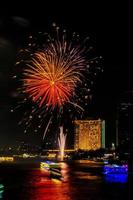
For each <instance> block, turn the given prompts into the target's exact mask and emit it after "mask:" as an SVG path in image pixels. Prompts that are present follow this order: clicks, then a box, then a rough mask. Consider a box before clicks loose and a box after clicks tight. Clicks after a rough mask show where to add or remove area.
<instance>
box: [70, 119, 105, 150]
mask: <svg viewBox="0 0 133 200" xmlns="http://www.w3.org/2000/svg"><path fill="white" fill-rule="evenodd" d="M99 148H105V121H104V120H101V119H98V120H75V140H74V149H75V150H78V149H81V150H85V151H87V150H96V149H99Z"/></svg>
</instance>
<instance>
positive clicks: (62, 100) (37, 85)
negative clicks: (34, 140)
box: [11, 24, 101, 139]
mask: <svg viewBox="0 0 133 200" xmlns="http://www.w3.org/2000/svg"><path fill="white" fill-rule="evenodd" d="M54 28H55V30H56V36H55V35H54V36H52V37H51V36H50V35H49V34H46V33H45V34H44V33H39V35H38V36H37V37H33V36H31V35H30V36H29V40H30V41H29V44H28V46H27V47H26V48H24V49H21V50H20V52H19V56H18V60H17V61H16V66H17V69H18V72H19V77H18V76H17V74H15V75H14V76H13V79H18V80H21V84H22V86H21V87H20V88H19V90H20V93H21V95H20V96H21V98H23V97H24V98H23V100H22V101H21V104H23V105H25V107H26V108H28V111H27V112H24V118H23V120H22V121H23V123H25V125H26V127H27V128H29V127H30V124H31V122H32V121H33V120H34V119H36V118H37V120H38V121H40V122H39V125H38V128H39V129H41V127H42V126H43V124H45V131H44V134H43V139H44V137H45V135H46V132H47V131H49V128H50V126H51V123H52V120H53V119H54V121H55V119H57V120H56V121H57V122H55V123H57V124H58V126H61V124H62V123H63V119H64V116H63V115H65V118H66V116H67V117H68V116H70V118H71V120H73V119H72V118H74V117H75V116H76V115H77V114H78V116H79V117H80V118H81V117H82V116H83V113H84V111H85V110H86V106H87V105H88V101H89V99H90V96H91V85H93V83H94V79H95V77H96V75H97V74H98V73H99V71H100V70H101V68H100V66H98V67H96V66H97V62H98V60H99V58H100V57H99V58H98V57H94V56H93V54H91V55H90V56H89V57H88V51H89V52H90V51H92V48H91V47H90V48H88V47H87V45H85V44H86V42H87V41H88V38H86V39H85V40H84V41H83V42H82V43H81V41H80V38H79V35H77V34H76V33H73V35H72V38H71V37H70V38H69V36H67V34H66V31H65V30H64V31H63V32H61V31H59V28H58V27H56V26H55V24H54ZM59 33H60V34H59ZM40 38H41V39H40ZM44 38H45V39H44ZM93 57H94V58H93ZM19 66H20V67H19ZM20 68H21V69H20ZM94 69H95V70H94ZM20 71H21V72H22V71H23V73H20ZM20 74H21V75H20ZM93 77H94V78H93ZM29 102H31V109H29V104H30V103H29ZM18 107H19V106H18ZM12 110H13V109H11V112H13V111H12ZM66 113H67V114H66ZM73 116H74V117H73ZM44 118H45V119H46V120H44ZM37 120H35V121H37ZM20 124H22V122H20ZM34 124H35V123H34ZM26 132H27V131H26Z"/></svg>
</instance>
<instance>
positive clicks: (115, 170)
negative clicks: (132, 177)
mask: <svg viewBox="0 0 133 200" xmlns="http://www.w3.org/2000/svg"><path fill="white" fill-rule="evenodd" d="M103 173H104V174H125V173H128V165H127V164H122V165H118V164H107V165H104V166H103Z"/></svg>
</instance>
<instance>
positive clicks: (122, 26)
mask: <svg viewBox="0 0 133 200" xmlns="http://www.w3.org/2000/svg"><path fill="white" fill-rule="evenodd" d="M66 2H67V3H66ZM72 2H73V3H72ZM85 2H86V1H79V2H77V1H76V3H74V1H71V3H70V2H69V1H62V4H60V3H54V4H53V3H52V1H49V3H45V4H44V5H42V4H39V2H38V1H37V2H36V3H35V5H30V6H28V5H27V4H24V3H22V4H21V2H19V5H16V6H17V7H13V6H12V7H10V6H9V5H8V8H7V7H6V6H5V7H1V8H0V13H1V17H0V89H1V93H0V109H1V111H0V145H5V144H13V143H14V142H15V141H16V140H19V141H20V140H22V139H23V138H25V139H26V140H29V138H33V139H31V140H33V141H36V140H37V141H38V142H40V141H41V137H40V136H38V135H37V136H36V135H29V136H24V134H22V129H21V128H20V127H18V126H17V121H16V120H15V119H14V118H12V117H11V115H10V113H9V108H10V97H9V91H10V85H9V83H10V75H9V74H10V72H11V70H12V69H13V65H14V62H15V54H16V49H17V48H18V47H20V46H21V45H22V44H23V42H24V40H25V37H26V34H27V33H28V32H30V31H31V30H37V31H38V30H42V29H43V30H45V29H46V30H48V29H49V27H50V26H51V23H52V22H56V23H57V24H59V26H61V27H64V28H67V29H68V30H70V31H77V32H79V34H80V35H83V36H84V35H90V36H91V37H92V38H93V39H94V41H95V42H96V48H97V52H98V53H99V54H100V55H102V56H103V58H104V63H103V66H104V73H103V74H102V76H101V77H100V78H99V79H98V81H97V84H96V89H95V94H94V98H93V103H92V108H91V112H94V113H95V114H94V115H95V116H99V117H102V118H105V119H106V120H107V122H108V127H109V128H110V130H109V128H108V135H109V134H112V133H111V131H114V129H113V128H114V119H115V106H116V103H117V102H118V101H119V96H120V95H121V93H124V92H125V91H126V90H133V81H132V72H133V69H132V57H131V53H132V48H131V47H132V45H131V43H132V41H131V40H132V31H131V29H132V16H131V12H130V9H129V8H130V5H127V4H126V5H125V4H123V5H122V3H121V4H119V5H116V3H113V2H112V1H111V2H112V3H109V2H108V4H104V3H103V4H100V3H99V4H97V3H95V2H94V3H89V2H87V3H85ZM37 3H38V4H37ZM33 4H34V3H33ZM2 14H3V15H2ZM111 127H112V128H111Z"/></svg>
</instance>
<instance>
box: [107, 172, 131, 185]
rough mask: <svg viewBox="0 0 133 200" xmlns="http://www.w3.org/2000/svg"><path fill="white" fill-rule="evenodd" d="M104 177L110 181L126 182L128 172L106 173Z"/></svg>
mask: <svg viewBox="0 0 133 200" xmlns="http://www.w3.org/2000/svg"><path fill="white" fill-rule="evenodd" d="M104 178H105V181H106V182H108V183H126V182H127V178H128V174H106V175H105V176H104Z"/></svg>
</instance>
